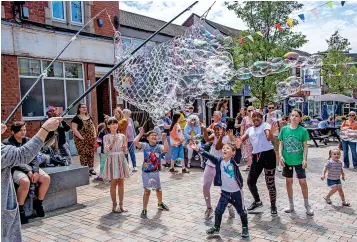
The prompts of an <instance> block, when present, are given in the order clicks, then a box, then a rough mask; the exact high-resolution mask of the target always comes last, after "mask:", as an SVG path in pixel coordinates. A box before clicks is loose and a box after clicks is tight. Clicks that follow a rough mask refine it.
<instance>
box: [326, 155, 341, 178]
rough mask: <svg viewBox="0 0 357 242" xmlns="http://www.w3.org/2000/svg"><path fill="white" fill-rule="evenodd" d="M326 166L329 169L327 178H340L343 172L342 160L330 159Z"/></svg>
mask: <svg viewBox="0 0 357 242" xmlns="http://www.w3.org/2000/svg"><path fill="white" fill-rule="evenodd" d="M325 167H326V169H327V171H328V174H327V179H330V180H338V179H340V177H341V174H342V162H341V161H333V160H328V161H327V163H326V165H325Z"/></svg>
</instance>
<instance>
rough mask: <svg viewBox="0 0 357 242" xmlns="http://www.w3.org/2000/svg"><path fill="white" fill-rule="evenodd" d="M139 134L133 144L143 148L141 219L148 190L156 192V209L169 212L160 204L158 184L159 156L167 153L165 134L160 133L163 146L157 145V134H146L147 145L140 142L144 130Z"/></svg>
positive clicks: (146, 202)
mask: <svg viewBox="0 0 357 242" xmlns="http://www.w3.org/2000/svg"><path fill="white" fill-rule="evenodd" d="M139 131H140V133H139V134H138V135H137V136H136V137H135V139H134V144H135V146H136V147H138V148H139V149H141V148H143V152H144V163H143V166H142V173H141V176H142V179H143V187H144V197H143V202H144V204H143V211H142V212H141V218H144V219H146V218H147V207H148V203H149V197H150V189H153V190H156V196H157V200H158V209H160V210H165V211H169V208H168V207H167V206H166V205H165V204H164V203H163V202H162V190H161V183H160V170H161V162H160V156H161V154H162V153H165V152H167V150H168V143H167V139H166V133H162V140H163V142H164V146H162V145H159V144H157V136H158V134H157V133H156V132H155V131H149V132H148V133H147V134H146V139H147V140H148V142H149V143H142V142H140V139H141V137H142V136H143V134H144V129H143V128H142V127H141V128H139Z"/></svg>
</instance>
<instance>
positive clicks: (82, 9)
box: [68, 1, 84, 25]
mask: <svg viewBox="0 0 357 242" xmlns="http://www.w3.org/2000/svg"><path fill="white" fill-rule="evenodd" d="M72 2H81V12H82V22H81V23H79V22H75V21H72ZM68 3H69V12H70V13H69V18H70V22H71V24H73V25H83V24H84V6H83V1H69V2H68Z"/></svg>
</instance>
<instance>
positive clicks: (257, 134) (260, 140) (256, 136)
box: [245, 123, 274, 154]
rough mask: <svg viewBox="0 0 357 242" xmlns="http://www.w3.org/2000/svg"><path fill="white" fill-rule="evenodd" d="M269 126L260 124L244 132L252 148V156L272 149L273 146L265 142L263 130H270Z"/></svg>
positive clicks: (267, 141)
mask: <svg viewBox="0 0 357 242" xmlns="http://www.w3.org/2000/svg"><path fill="white" fill-rule="evenodd" d="M270 128H271V126H270V124H268V123H262V124H261V125H260V126H258V127H255V126H253V127H250V128H248V129H247V131H245V134H247V135H248V136H249V140H250V143H252V146H253V152H252V153H253V154H258V153H261V152H263V151H268V150H272V149H274V146H273V144H272V143H271V142H270V141H269V140H267V137H266V135H265V132H264V131H265V130H267V129H270Z"/></svg>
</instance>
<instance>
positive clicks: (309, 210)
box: [305, 205, 314, 216]
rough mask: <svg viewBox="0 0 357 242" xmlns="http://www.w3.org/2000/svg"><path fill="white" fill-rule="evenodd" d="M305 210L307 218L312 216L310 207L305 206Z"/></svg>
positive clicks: (312, 211) (312, 212)
mask: <svg viewBox="0 0 357 242" xmlns="http://www.w3.org/2000/svg"><path fill="white" fill-rule="evenodd" d="M305 208H306V214H307V215H309V216H314V210H313V209H312V208H311V206H310V205H307V206H305Z"/></svg>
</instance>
